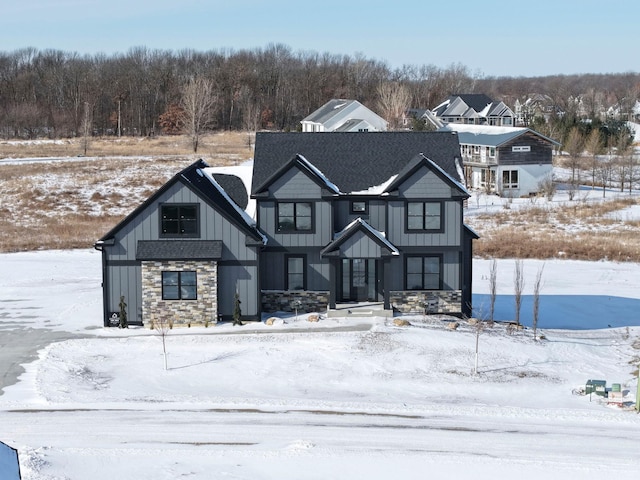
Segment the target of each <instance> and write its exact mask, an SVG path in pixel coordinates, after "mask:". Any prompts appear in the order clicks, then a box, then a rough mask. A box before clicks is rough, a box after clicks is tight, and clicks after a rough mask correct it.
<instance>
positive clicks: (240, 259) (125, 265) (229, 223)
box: [96, 162, 262, 325]
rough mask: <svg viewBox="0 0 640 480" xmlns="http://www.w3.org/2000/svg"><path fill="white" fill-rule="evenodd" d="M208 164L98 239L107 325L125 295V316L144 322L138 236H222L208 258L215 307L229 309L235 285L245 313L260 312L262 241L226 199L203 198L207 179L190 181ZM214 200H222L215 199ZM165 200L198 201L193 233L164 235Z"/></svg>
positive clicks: (173, 182)
mask: <svg viewBox="0 0 640 480" xmlns="http://www.w3.org/2000/svg"><path fill="white" fill-rule="evenodd" d="M206 166H207V165H206V164H204V162H201V163H196V164H194V165H192V166H190V167H188V168H187V169H185V170H184V171H183V172H181V173H180V174H178V175H176V176H175V177H174V178H173V179H172V180H170V181H169V182H167V184H165V185H164V186H163V187H162V188H161V189H160V190H159V191H158V192H156V194H154V195H153V196H152V197H150V198H149V199H148V200H147V201H146V202H145V203H144V204H143V205H141V206H140V207H139V208H138V209H136V210H135V211H134V212H133V213H132V214H130V215H129V216H128V217H126V218H125V219H124V220H123V221H122V222H121V223H120V224H118V225H117V226H116V227H115V228H114V229H113V230H111V232H109V233H108V234H107V235H105V236H104V237H103V238H102V239H100V241H99V242H98V243H97V244H96V248H99V249H100V250H102V255H103V286H104V310H105V312H104V315H105V325H106V324H108V321H109V318H110V313H111V312H118V311H119V303H120V296H124V297H125V302H126V303H127V316H128V320H129V322H130V323H132V324H142V323H143V318H142V295H143V292H142V280H141V276H142V273H141V265H142V259H141V258H139V254H138V247H139V243H140V242H146V245H145V246H146V247H148V246H149V245H150V244H149V242H168V241H171V242H180V243H183V244H185V245H188V242H190V241H193V242H197V241H198V240H217V241H220V242H221V243H222V248H221V249H220V255H219V258H215V259H210V260H215V261H216V262H217V263H218V294H217V295H218V300H217V301H218V312H219V313H220V314H222V315H226V316H230V315H231V314H232V312H233V306H234V294H235V291H236V289H237V290H238V292H239V293H240V295H241V298H240V300H241V302H242V304H241V305H242V310H243V315H247V316H249V317H251V316H257V315H258V312H259V302H260V300H259V294H258V293H257V292H258V285H257V278H258V273H259V272H258V249H259V248H260V246H261V245H262V241H261V238H260V236H259V235H258V234H257V233H256V234H255V235H252V234H251V232H250V229H248V228H243V226H242V224H240V225H239V224H238V219H237V218H233V217H234V213H233V210H232V209H231V208H229V206H228V205H225V204H224V203H225V202H226V200H223V197H222V196H220V197H219V198H215V196H213V197H211V198H207V196H205V195H203V193H202V191H200V189H201V188H206V183H204V182H206V179H205V180H204V181H203V185H201V186H197V185H195V184H194V182H195V181H197V180H196V178H197V177H199V175H197V174H196V173H195V172H196V171H197V168H205V167H206ZM215 201H218V202H219V203H220V205H216V204H214V202H215ZM226 203H228V202H226ZM163 204H183V205H184V204H188V205H197V206H198V221H199V229H198V234H197V235H196V236H195V237H194V238H170V239H167V238H166V237H163V236H162V234H161V231H160V230H161V219H160V215H161V214H160V209H161V205H163ZM159 245H160V244H159ZM146 250H150V249H149V248H147V249H146ZM151 250H152V251H153V249H151ZM144 256H145V258H144V260H150V259H149V258H148V254H146V253H145V254H144ZM159 256H161V255H160V254H159ZM174 260H180V259H178V258H175V259H174ZM199 260H205V259H199ZM212 320H213V319H212Z"/></svg>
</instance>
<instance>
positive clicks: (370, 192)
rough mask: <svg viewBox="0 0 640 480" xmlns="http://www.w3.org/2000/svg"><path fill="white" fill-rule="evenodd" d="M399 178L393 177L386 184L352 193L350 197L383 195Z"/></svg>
mask: <svg viewBox="0 0 640 480" xmlns="http://www.w3.org/2000/svg"><path fill="white" fill-rule="evenodd" d="M397 176H398V175H392V176H391V177H389V179H388V180H387V181H386V182H384V183H382V184H380V185H374V186H373V187H369V188H368V189H366V190H358V191H356V192H351V193H350V195H383V194H384V193H385V191H386V190H387V187H388V186H389V185H391V183H392V182H393V181H394V180H395V179H396V177H397Z"/></svg>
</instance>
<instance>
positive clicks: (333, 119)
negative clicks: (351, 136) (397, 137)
mask: <svg viewBox="0 0 640 480" xmlns="http://www.w3.org/2000/svg"><path fill="white" fill-rule="evenodd" d="M300 123H301V124H302V131H303V132H385V131H387V128H388V123H387V121H386V120H385V119H384V118H382V117H381V116H379V115H378V114H376V113H375V112H373V111H371V110H369V109H368V108H367V107H365V106H364V105H362V104H361V103H360V102H358V101H357V100H344V99H335V98H334V99H332V100H329V101H328V102H327V103H325V104H324V105H323V106H321V107H320V108H318V109H317V110H316V111H315V112H313V113H312V114H311V115H309V116H308V117H306V118H304V119H303V120H302V121H301V122H300Z"/></svg>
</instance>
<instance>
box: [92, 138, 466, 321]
mask: <svg viewBox="0 0 640 480" xmlns="http://www.w3.org/2000/svg"><path fill="white" fill-rule="evenodd" d="M458 172H462V168H461V166H460V147H459V144H458V140H457V136H455V135H452V134H451V133H449V132H447V133H437V132H422V133H417V132H382V133H380V132H379V133H370V134H367V135H361V134H358V133H331V134H329V133H326V134H309V133H258V134H257V137H256V151H255V158H254V163H253V173H252V177H253V178H252V187H251V195H250V199H247V197H246V192H244V195H242V192H237V194H235V195H234V194H233V193H232V192H233V190H243V189H242V188H241V187H239V186H238V182H237V181H234V180H232V178H231V176H229V175H226V176H223V177H221V176H220V175H217V174H216V169H212V168H210V167H208V166H207V165H206V164H205V163H204V162H202V161H198V162H196V163H194V164H193V165H191V166H189V167H187V168H185V169H184V170H183V171H181V172H180V173H178V174H177V175H176V176H174V177H173V178H172V179H171V180H170V181H169V182H167V184H165V185H164V186H163V187H162V188H160V190H159V191H158V192H156V193H155V194H154V195H152V196H151V197H150V198H149V199H148V200H146V201H145V202H144V203H143V204H142V205H140V206H139V207H138V208H137V209H136V210H135V211H134V212H133V213H131V214H130V215H129V216H127V217H126V218H125V219H124V220H123V221H122V222H120V223H119V224H118V225H117V226H116V227H114V228H113V229H112V230H111V231H110V232H108V233H107V234H106V235H105V236H103V237H102V238H101V239H100V240H99V241H98V242H97V243H96V248H97V249H99V250H101V251H102V255H103V257H102V262H103V296H104V324H105V325H113V324H115V323H116V321H117V319H118V318H117V317H118V312H119V310H120V307H119V304H120V301H121V298H122V299H123V300H124V301H125V303H126V304H127V312H128V315H127V316H128V320H129V322H130V323H132V324H138V325H140V324H144V325H148V326H149V325H152V324H153V322H155V321H156V319H160V318H162V316H164V317H165V318H166V317H170V320H171V321H172V322H173V323H174V324H176V325H179V324H187V323H188V324H205V323H207V322H215V321H216V320H218V319H220V318H221V319H230V318H232V315H233V310H234V296H235V294H236V292H237V293H238V295H239V297H240V300H241V309H242V316H243V318H244V319H248V320H259V319H260V318H261V315H262V313H263V312H272V311H279V310H286V311H291V310H292V308H294V302H299V303H298V304H297V305H295V307H297V308H299V309H301V310H303V311H324V310H327V309H330V310H333V309H336V308H337V305H338V304H342V303H345V302H376V303H378V304H379V305H381V306H382V307H383V309H384V310H386V312H385V313H386V314H392V312H393V311H400V312H423V311H424V310H425V308H428V310H429V311H430V312H434V313H436V312H439V313H450V314H457V315H461V314H465V315H470V314H471V278H472V276H471V260H472V240H473V239H474V238H477V235H475V233H473V231H472V230H470V229H469V228H468V227H466V226H465V225H464V222H463V202H464V201H465V200H466V199H467V198H468V196H469V194H468V193H467V191H466V190H465V188H464V187H463V186H462V184H461V183H460V175H459V173H458ZM226 177H229V178H226ZM226 189H229V190H231V191H226ZM251 202H253V203H254V204H255V212H256V221H253V220H252V219H251V218H250V216H249V215H247V213H246V211H245V210H244V208H245V207H242V208H241V205H245V206H246V205H248V204H250V203H251Z"/></svg>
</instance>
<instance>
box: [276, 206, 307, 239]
mask: <svg viewBox="0 0 640 480" xmlns="http://www.w3.org/2000/svg"><path fill="white" fill-rule="evenodd" d="M311 213H312V208H311V203H310V202H280V203H278V231H280V232H297V231H311V226H312V221H311Z"/></svg>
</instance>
